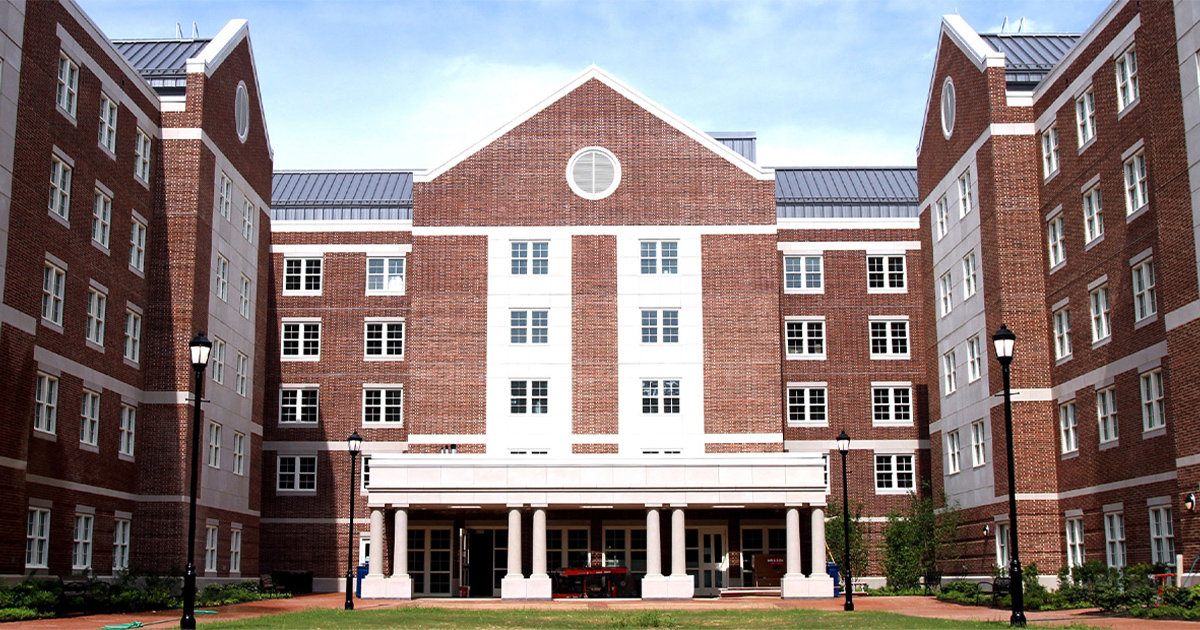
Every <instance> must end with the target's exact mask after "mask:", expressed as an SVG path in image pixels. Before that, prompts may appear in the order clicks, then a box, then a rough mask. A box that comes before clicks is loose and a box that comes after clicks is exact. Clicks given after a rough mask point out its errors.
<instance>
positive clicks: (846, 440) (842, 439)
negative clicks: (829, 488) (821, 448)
mask: <svg viewBox="0 0 1200 630" xmlns="http://www.w3.org/2000/svg"><path fill="white" fill-rule="evenodd" d="M837 446H838V452H839V453H841V454H842V533H844V534H845V538H844V540H845V543H846V546H845V547H844V548H843V551H844V552H845V554H846V555H845V556H843V557H844V558H845V559H846V566H845V567H844V568H843V570H842V571H843V574H844V580H843V583H844V584H845V585H846V606H845V609H846V610H847V611H851V610H854V582H853V581H851V580H852V577H851V575H850V487H849V486H848V485H846V455H848V454H850V436H849V435H846V432H845V431H842V432H841V434H840V435H838V436H837Z"/></svg>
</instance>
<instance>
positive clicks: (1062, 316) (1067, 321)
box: [1054, 308, 1073, 359]
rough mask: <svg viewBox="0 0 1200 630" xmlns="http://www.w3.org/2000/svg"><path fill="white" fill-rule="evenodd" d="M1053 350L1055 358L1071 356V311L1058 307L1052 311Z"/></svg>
mask: <svg viewBox="0 0 1200 630" xmlns="http://www.w3.org/2000/svg"><path fill="white" fill-rule="evenodd" d="M1054 352H1055V355H1056V356H1055V358H1057V359H1062V358H1066V357H1069V356H1071V354H1072V352H1073V348H1072V347H1071V311H1070V310H1069V309H1065V308H1064V309H1060V310H1057V311H1055V312H1054Z"/></svg>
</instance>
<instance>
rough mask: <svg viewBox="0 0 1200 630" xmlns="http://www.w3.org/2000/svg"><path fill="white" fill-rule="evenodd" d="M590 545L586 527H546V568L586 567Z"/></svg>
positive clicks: (589, 562) (589, 554)
mask: <svg viewBox="0 0 1200 630" xmlns="http://www.w3.org/2000/svg"><path fill="white" fill-rule="evenodd" d="M564 543H566V544H564ZM590 546H591V545H590V541H589V540H588V530H587V529H556V528H550V529H547V530H546V568H547V569H550V570H551V571H553V570H555V569H560V568H566V567H587V566H589V565H590V564H591V552H590V551H589V547H590Z"/></svg>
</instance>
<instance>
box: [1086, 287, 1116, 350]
mask: <svg viewBox="0 0 1200 630" xmlns="http://www.w3.org/2000/svg"><path fill="white" fill-rule="evenodd" d="M1089 298H1090V301H1091V307H1092V343H1096V342H1098V341H1101V340H1103V339H1108V338H1109V337H1110V336H1112V311H1111V309H1110V308H1109V304H1108V285H1107V284H1105V285H1102V286H1099V287H1096V288H1095V289H1092V292H1091V294H1090V296H1089Z"/></svg>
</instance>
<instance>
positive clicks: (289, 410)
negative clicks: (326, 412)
mask: <svg viewBox="0 0 1200 630" xmlns="http://www.w3.org/2000/svg"><path fill="white" fill-rule="evenodd" d="M319 394H320V390H318V389H317V388H316V387H288V386H284V387H280V388H279V423H280V424H298V423H299V424H316V422H317V418H318V417H319V416H318V415H317V410H318V409H319V406H318V404H317V401H318V399H319Z"/></svg>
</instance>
